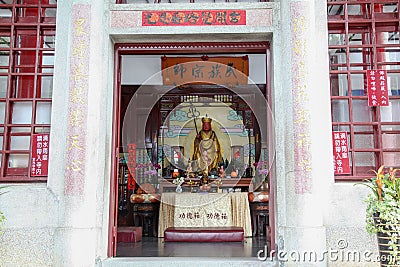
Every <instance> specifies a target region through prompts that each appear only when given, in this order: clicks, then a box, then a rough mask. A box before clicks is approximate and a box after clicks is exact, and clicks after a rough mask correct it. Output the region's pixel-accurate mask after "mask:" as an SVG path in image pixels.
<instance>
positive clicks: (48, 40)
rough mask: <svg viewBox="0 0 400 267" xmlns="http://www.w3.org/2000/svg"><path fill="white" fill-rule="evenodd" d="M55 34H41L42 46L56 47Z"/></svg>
mask: <svg viewBox="0 0 400 267" xmlns="http://www.w3.org/2000/svg"><path fill="white" fill-rule="evenodd" d="M55 44H56V36H55V35H54V34H49V35H43V44H42V47H43V48H53V49H54V48H55V47H56V45H55Z"/></svg>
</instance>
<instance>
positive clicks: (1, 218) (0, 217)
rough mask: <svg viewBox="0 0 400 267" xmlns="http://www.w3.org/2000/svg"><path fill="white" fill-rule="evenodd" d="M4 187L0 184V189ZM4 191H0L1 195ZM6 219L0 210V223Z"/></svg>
mask: <svg viewBox="0 0 400 267" xmlns="http://www.w3.org/2000/svg"><path fill="white" fill-rule="evenodd" d="M4 188H6V186H0V190H2V189H4ZM5 193H6V192H0V195H2V194H5ZM5 220H6V217H5V216H4V214H3V213H2V212H1V211H0V224H1V223H2V222H4V221H5ZM0 230H1V228H0ZM0 233H1V231H0Z"/></svg>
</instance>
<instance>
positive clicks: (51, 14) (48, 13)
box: [43, 7, 57, 18]
mask: <svg viewBox="0 0 400 267" xmlns="http://www.w3.org/2000/svg"><path fill="white" fill-rule="evenodd" d="M43 10H45V11H44V16H45V17H46V18H55V17H56V14H57V9H56V8H50V7H48V8H43Z"/></svg>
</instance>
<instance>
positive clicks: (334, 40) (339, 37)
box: [328, 33, 346, 45]
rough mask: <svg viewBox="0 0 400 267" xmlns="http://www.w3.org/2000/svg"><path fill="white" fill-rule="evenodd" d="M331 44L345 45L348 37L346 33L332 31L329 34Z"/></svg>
mask: <svg viewBox="0 0 400 267" xmlns="http://www.w3.org/2000/svg"><path fill="white" fill-rule="evenodd" d="M328 41H329V45H345V44H346V38H345V35H344V34H339V33H330V34H329V40H328Z"/></svg>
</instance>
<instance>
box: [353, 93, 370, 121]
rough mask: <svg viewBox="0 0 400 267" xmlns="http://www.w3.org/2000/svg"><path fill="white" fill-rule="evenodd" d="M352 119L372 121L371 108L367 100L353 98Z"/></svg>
mask: <svg viewBox="0 0 400 267" xmlns="http://www.w3.org/2000/svg"><path fill="white" fill-rule="evenodd" d="M353 121H354V122H372V108H371V107H368V101H367V100H358V99H353Z"/></svg>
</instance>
